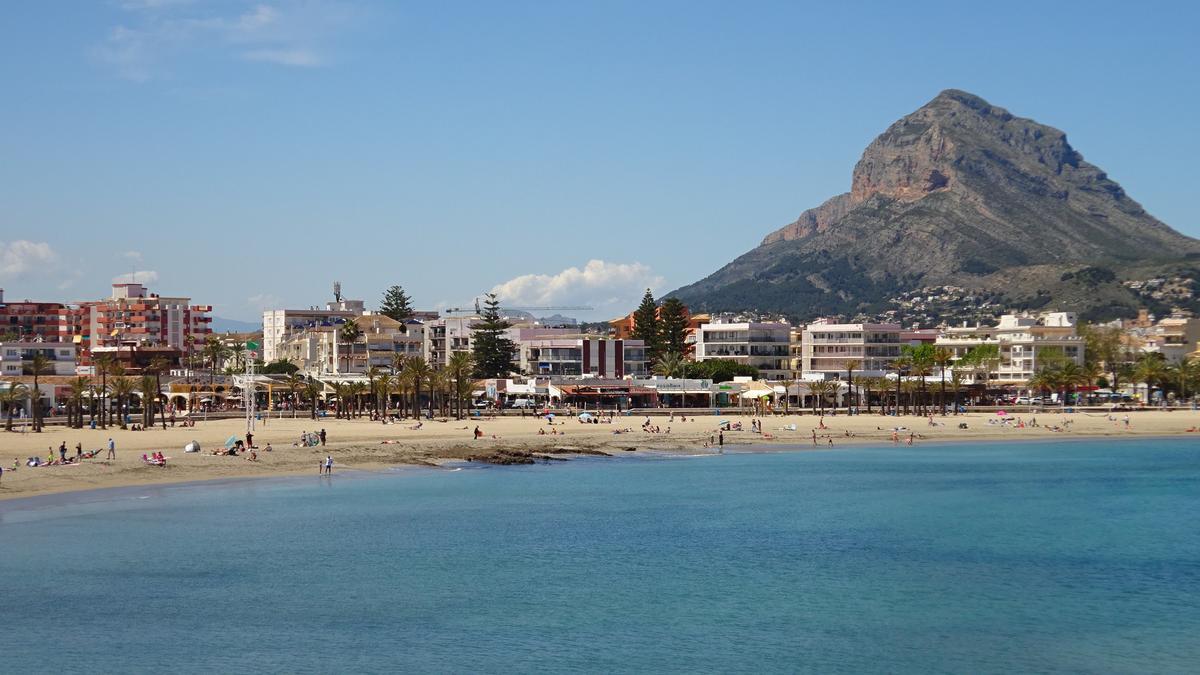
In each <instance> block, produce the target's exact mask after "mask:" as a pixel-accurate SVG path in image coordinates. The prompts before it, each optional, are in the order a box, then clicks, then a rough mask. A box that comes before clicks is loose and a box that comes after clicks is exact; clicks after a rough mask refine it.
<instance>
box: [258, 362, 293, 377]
mask: <svg viewBox="0 0 1200 675" xmlns="http://www.w3.org/2000/svg"><path fill="white" fill-rule="evenodd" d="M298 370H300V366H297V365H296V364H294V363H292V362H291V361H289V360H288V359H279V360H278V361H272V362H270V363H268V364H267V365H265V366H263V367H262V373H263V374H264V375H291V374H293V373H295V372H296V371H298Z"/></svg>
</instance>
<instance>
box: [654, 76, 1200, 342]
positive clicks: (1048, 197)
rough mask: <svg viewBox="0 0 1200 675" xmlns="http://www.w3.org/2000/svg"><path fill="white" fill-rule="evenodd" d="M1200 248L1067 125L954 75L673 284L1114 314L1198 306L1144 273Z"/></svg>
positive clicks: (809, 313) (717, 298) (850, 307)
mask: <svg viewBox="0 0 1200 675" xmlns="http://www.w3.org/2000/svg"><path fill="white" fill-rule="evenodd" d="M1198 262H1200V241H1197V240H1196V239H1192V238H1190V237H1186V236H1184V235H1182V234H1180V233H1178V232H1176V231H1175V230H1173V229H1171V228H1170V227H1168V226H1167V225H1165V224H1163V223H1161V222H1159V221H1158V220H1157V219H1155V218H1154V217H1153V216H1151V215H1150V214H1148V213H1147V212H1146V211H1145V209H1143V208H1142V207H1141V205H1140V204H1138V203H1137V202H1136V201H1134V200H1133V199H1131V198H1130V197H1129V196H1128V195H1126V194H1125V191H1124V190H1123V189H1122V188H1121V186H1120V185H1118V184H1117V183H1116V182H1115V181H1113V180H1112V179H1110V178H1109V177H1108V175H1107V174H1105V173H1104V171H1102V170H1100V169H1099V168H1097V167H1096V166H1093V165H1092V164H1089V163H1088V162H1086V161H1084V159H1083V156H1082V155H1081V154H1080V153H1079V152H1078V151H1076V150H1075V149H1074V148H1073V147H1071V145H1070V144H1069V143H1068V142H1067V136H1066V134H1064V133H1063V132H1062V131H1059V130H1058V129H1054V128H1052V127H1048V126H1045V125H1043V124H1039V123H1037V122H1035V121H1033V120H1030V119H1025V118H1021V117H1016V116H1014V115H1012V114H1011V113H1009V112H1008V111H1007V110H1004V109H1003V108H999V107H996V106H993V105H991V104H990V103H988V102H987V101H985V100H983V99H982V98H980V97H978V96H975V95H972V94H969V93H966V92H963V91H958V90H947V91H943V92H942V93H940V94H938V95H937V97H935V98H934V99H933V100H932V101H930V102H929V103H927V104H926V105H924V106H922V107H921V108H920V109H918V110H917V111H915V112H913V113H912V114H910V115H907V116H905V117H903V118H901V119H900V120H899V121H897V122H895V123H894V124H892V125H891V126H890V127H888V129H887V130H886V131H884V132H883V133H882V134H881V135H880V136H879V137H878V138H876V139H875V140H874V141H872V142H871V144H870V145H868V146H867V149H866V150H865V151H864V152H863V154H862V158H861V159H860V160H859V161H858V164H857V165H856V166H855V167H854V173H853V176H852V180H851V185H850V191H849V192H846V193H843V194H840V195H837V196H835V197H833V198H831V199H829V200H827V201H826V202H825V203H823V204H821V205H820V206H818V207H816V208H813V209H810V210H808V211H805V212H804V213H802V214H800V217H799V218H797V219H796V221H795V222H793V223H790V224H788V225H786V226H784V227H782V228H780V229H779V230H776V231H775V232H772V233H770V234H768V235H767V236H766V237H765V238H764V239H763V240H762V243H761V244H760V245H759V246H758V247H756V248H754V249H753V250H751V251H749V252H748V253H746V254H744V255H742V256H741V257H739V258H737V259H736V260H734V261H733V262H731V263H729V264H728V265H726V266H725V267H722V268H721V269H720V270H718V271H716V272H715V273H713V274H712V275H710V276H708V277H706V278H704V279H702V280H700V281H698V282H696V283H694V284H691V285H689V286H684V287H683V288H680V289H678V290H677V291H675V292H674V293H672V294H670V295H675V296H676V297H678V298H680V299H681V300H683V301H684V302H685V303H687V304H688V305H689V306H690V307H695V308H697V309H701V310H707V311H735V310H747V309H750V310H759V311H762V312H779V313H784V314H787V315H790V316H793V317H796V318H800V319H806V318H813V317H816V316H822V315H830V314H842V315H846V316H847V317H850V316H856V315H857V316H879V315H881V314H886V313H889V312H890V316H893V317H895V318H898V319H908V318H912V314H913V312H911V311H908V310H911V307H912V302H911V300H912V297H911V296H913V295H914V293H915V294H917V295H920V296H921V297H922V298H924V297H926V295H928V296H929V297H933V296H934V294H936V295H937V296H938V297H944V298H948V300H947V302H948V305H947V306H946V307H943V308H942V309H940V310H937V309H935V310H933V313H934V315H935V316H933V317H930V316H928V315H926V316H924V317H920V318H924V319H927V320H928V319H930V318H933V319H937V318H939V316H940V317H941V318H946V315H947V314H948V313H949V314H953V313H954V312H967V313H970V311H971V310H972V309H976V310H977V309H979V307H980V298H987V299H988V305H987V306H988V307H992V308H1000V307H1004V308H1011V309H1019V308H1022V307H1024V308H1029V309H1033V308H1039V307H1050V306H1053V307H1056V308H1058V309H1063V310H1075V311H1079V312H1081V313H1083V315H1084V316H1085V318H1110V317H1114V316H1128V315H1132V314H1133V313H1134V312H1135V311H1136V308H1137V307H1139V306H1147V305H1150V306H1152V308H1154V309H1158V310H1159V311H1162V310H1163V309H1165V305H1181V306H1184V307H1187V308H1190V307H1191V306H1192V305H1194V304H1195V303H1196V297H1195V296H1190V297H1184V296H1187V295H1188V293H1186V292H1185V293H1183V294H1181V295H1178V297H1175V296H1172V297H1171V298H1168V299H1167V300H1162V301H1161V302H1159V301H1155V300H1154V299H1153V298H1149V297H1148V296H1146V295H1145V294H1144V293H1143V292H1142V291H1141V290H1139V288H1138V283H1139V282H1140V281H1143V280H1147V279H1153V278H1157V277H1162V276H1164V275H1166V276H1167V277H1168V278H1171V279H1177V280H1178V281H1179V284H1181V285H1182V286H1183V287H1187V288H1190V286H1191V284H1192V283H1193V282H1195V281H1196V279H1197V278H1198V277H1200V274H1197V271H1198V270H1200V266H1198ZM947 289H949V290H947ZM926 291H928V293H925V292H926ZM906 294H907V296H910V297H908V298H907V299H906V298H905V297H903V296H906ZM955 297H958V298H959V300H960V301H959V302H958V305H960V306H958V307H957V308H955V307H954V305H955V301H954V298H955ZM922 302H924V301H922ZM1155 302H1158V304H1157V305H1156V304H1155ZM926 304H928V303H926ZM934 304H935V305H936V303H934ZM944 304H945V303H944ZM1198 309H1200V308H1198ZM989 311H993V310H989ZM996 311H998V310H996Z"/></svg>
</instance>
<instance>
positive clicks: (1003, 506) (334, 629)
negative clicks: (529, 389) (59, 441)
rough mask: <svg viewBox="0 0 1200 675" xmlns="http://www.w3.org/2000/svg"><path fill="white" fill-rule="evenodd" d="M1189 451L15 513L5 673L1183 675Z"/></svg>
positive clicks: (445, 475) (562, 466)
mask: <svg viewBox="0 0 1200 675" xmlns="http://www.w3.org/2000/svg"><path fill="white" fill-rule="evenodd" d="M1197 669H1200V444H1197V443H1196V442H1195V441H1192V440H1190V439H1189V440H1182V441H1181V440H1162V441H1139V442H1071V443H1025V444H1020V445H998V444H993V445H983V446H968V445H938V446H925V447H917V448H893V447H886V448H867V449H854V450H835V451H829V452H796V453H773V454H727V455H724V456H710V457H693V458H657V459H647V458H630V457H621V458H615V459H611V460H604V459H600V460H591V459H584V460H575V461H571V462H559V463H555V464H553V465H550V466H540V465H539V466H534V467H521V468H496V467H492V468H467V469H463V470H460V471H454V472H451V471H432V470H407V471H400V472H396V473H395V474H394V475H385V476H370V477H361V476H351V475H348V474H347V475H335V476H334V477H333V478H332V480H327V479H318V478H317V476H315V475H314V476H313V477H312V478H311V479H298V480H281V481H247V482H238V483H232V484H225V485H222V486H213V485H205V486H186V487H174V488H163V489H147V488H139V489H133V490H119V491H109V492H104V493H102V494H100V495H96V494H91V495H87V496H82V497H81V496H75V497H71V498H67V499H51V500H34V501H25V502H21V503H18V504H12V503H7V504H6V503H0V671H3V672H11V673H26V672H87V673H95V672H154V673H164V672H192V671H217V672H260V671H288V672H328V673H339V672H352V671H397V670H405V671H419V672H429V671H438V672H480V671H488V672H497V671H500V672H514V671H517V672H520V671H550V672H563V671H607V672H630V671H637V672H668V671H673V672H685V671H705V672H766V671H771V672H775V671H791V672H794V671H812V672H820V673H836V672H845V673H864V672H891V673H897V672H910V673H928V672H953V673H982V672H1014V671H1020V672H1028V671H1057V672H1196V671H1197Z"/></svg>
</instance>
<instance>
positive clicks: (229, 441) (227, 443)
mask: <svg viewBox="0 0 1200 675" xmlns="http://www.w3.org/2000/svg"><path fill="white" fill-rule="evenodd" d="M237 442H238V437H237V436H230V437H229V438H226V439H225V447H226V448H232V447H233V446H235V445H237Z"/></svg>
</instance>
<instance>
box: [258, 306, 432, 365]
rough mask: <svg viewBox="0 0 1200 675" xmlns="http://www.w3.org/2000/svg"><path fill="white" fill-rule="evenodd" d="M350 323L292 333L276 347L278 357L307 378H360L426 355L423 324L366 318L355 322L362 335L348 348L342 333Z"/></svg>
mask: <svg viewBox="0 0 1200 675" xmlns="http://www.w3.org/2000/svg"><path fill="white" fill-rule="evenodd" d="M349 320H350V319H345V320H343V323H340V324H339V323H334V324H333V325H328V326H326V325H321V326H313V327H309V328H304V329H302V330H300V331H299V332H296V333H293V334H291V335H290V336H289V337H288V338H287V339H285V340H284V341H283V342H282V343H280V344H278V345H277V346H276V354H277V356H278V358H281V359H287V360H289V361H291V362H292V363H293V364H295V365H296V366H297V367H298V368H300V372H302V373H304V374H306V375H314V376H323V375H361V374H364V373H366V372H367V371H368V370H370V369H371V368H372V367H374V368H391V367H392V366H393V365H394V364H395V362H396V356H397V355H403V356H406V357H416V356H423V355H424V353H425V326H424V324H422V323H421V322H420V321H406V322H399V321H396V320H394V319H391V318H388V317H386V316H383V315H382V314H364V315H362V316H358V317H355V318H354V319H353V321H354V322H355V324H357V325H358V328H359V331H361V335H360V336H359V337H358V339H357V340H356V341H355V342H354V343H353V344H348V343H346V342H344V341H343V340H342V333H341V331H342V326H344V325H345V321H349Z"/></svg>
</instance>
